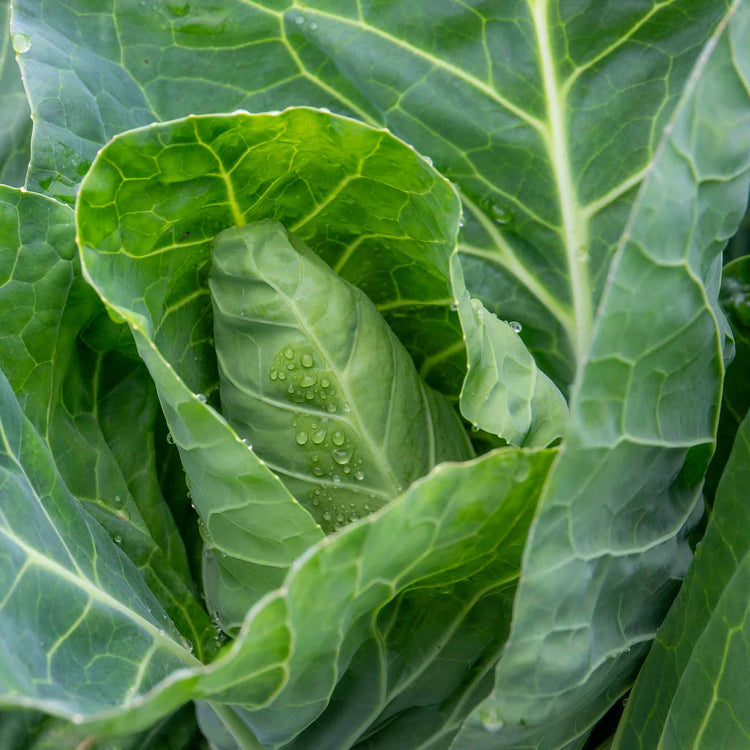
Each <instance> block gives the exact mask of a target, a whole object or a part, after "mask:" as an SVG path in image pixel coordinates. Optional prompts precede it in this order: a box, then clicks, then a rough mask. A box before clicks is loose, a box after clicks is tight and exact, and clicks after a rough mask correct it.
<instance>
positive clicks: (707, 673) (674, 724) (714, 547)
mask: <svg viewBox="0 0 750 750" xmlns="http://www.w3.org/2000/svg"><path fill="white" fill-rule="evenodd" d="M748 487H750V417H748V418H746V419H745V420H744V422H743V423H742V425H741V426H740V429H739V431H738V433H737V440H736V441H735V444H734V448H733V449H732V454H731V456H730V458H729V462H728V463H727V466H726V470H725V471H724V474H723V476H722V479H721V483H720V484H719V489H718V492H717V495H716V503H715V505H714V509H713V512H712V514H711V520H710V521H709V524H708V528H707V530H706V534H705V536H704V538H703V541H702V542H700V544H699V545H698V549H697V550H696V558H695V561H694V562H693V564H692V565H691V567H690V570H689V571H688V575H687V577H686V579H685V583H684V584H683V585H682V589H681V590H680V594H679V596H678V598H677V601H676V602H675V603H674V606H673V607H672V609H671V610H670V612H669V615H668V616H667V619H666V621H665V622H664V625H663V626H662V627H661V628H660V629H659V633H658V636H657V639H656V641H655V643H654V645H653V646H652V647H651V651H650V652H649V656H648V659H646V663H645V665H644V667H643V670H642V671H641V673H640V675H639V676H638V681H637V682H636V684H635V687H634V688H633V693H632V695H631V697H630V700H629V701H628V705H627V708H626V711H625V715H624V716H623V718H622V721H621V723H620V727H619V729H618V733H617V740H616V742H615V747H617V748H628V749H629V748H652V747H653V748H656V747H659V748H672V747H690V748H712V747H738V748H739V747H744V746H746V745H747V744H748V743H749V742H750V717H749V716H748V713H747V706H748V705H750V690H748V683H747V679H746V677H747V672H748V669H750V521H749V520H748V512H747V498H748V492H747V489H748Z"/></svg>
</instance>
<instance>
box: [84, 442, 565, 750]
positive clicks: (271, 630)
mask: <svg viewBox="0 0 750 750" xmlns="http://www.w3.org/2000/svg"><path fill="white" fill-rule="evenodd" d="M553 455H554V453H553V452H552V451H526V450H516V449H510V448H507V449H502V450H499V451H495V452H493V453H490V454H487V455H486V456H483V457H482V458H480V459H476V460H474V461H470V462H464V463H462V464H441V465H440V466H438V467H437V468H436V469H434V470H433V472H432V473H431V474H430V475H428V476H427V477H425V478H423V479H421V480H419V481H418V482H416V483H415V484H414V485H412V487H411V488H410V489H409V490H407V491H406V492H405V493H404V494H402V495H400V496H399V497H398V498H396V499H395V500H394V501H393V502H391V503H390V504H388V505H387V506H385V507H384V508H383V509H381V510H380V511H379V512H378V513H376V514H373V515H372V516H369V517H368V518H367V519H362V520H360V521H359V522H357V523H355V524H352V525H350V526H348V527H347V528H346V529H342V530H341V531H340V532H339V533H338V534H336V535H334V536H330V537H327V538H325V539H324V540H323V541H322V542H320V543H319V544H317V545H316V546H314V547H312V548H311V549H310V550H308V552H307V553H306V554H305V555H304V556H303V557H302V558H300V559H299V560H298V561H296V562H295V564H294V566H293V567H292V569H291V571H290V574H289V577H288V578H287V580H286V582H285V585H284V587H283V588H281V589H279V590H278V591H275V592H272V593H271V594H269V595H268V596H266V597H265V598H264V599H263V600H261V601H260V602H259V603H258V604H257V605H256V606H255V607H253V609H252V610H251V611H250V612H249V613H248V615H247V618H246V620H245V623H244V625H243V628H242V630H241V632H240V634H239V636H238V638H237V639H236V640H235V641H234V642H233V644H232V645H231V647H229V648H228V650H227V652H226V653H225V655H224V656H223V657H220V658H219V659H217V660H216V661H214V662H213V663H212V664H211V665H209V666H201V667H198V668H196V669H192V670H182V671H179V672H177V673H174V674H172V676H171V677H170V678H168V679H167V680H165V681H164V682H163V683H162V684H161V685H160V686H159V687H158V688H156V689H155V690H154V691H152V693H151V694H150V695H149V696H147V697H145V698H144V699H143V700H141V699H137V700H135V701H134V702H133V703H132V705H131V707H130V710H118V711H115V712H112V711H106V710H105V711H99V712H97V711H96V707H92V708H93V709H94V710H93V711H92V712H91V713H90V714H89V715H88V716H87V717H86V718H87V720H88V721H89V722H91V724H92V730H93V731H97V730H101V729H106V730H108V731H118V729H119V730H120V731H121V727H123V726H127V727H128V728H129V729H130V730H131V731H132V730H134V729H137V728H139V727H143V726H147V725H148V724H149V723H150V722H152V721H153V720H155V719H156V718H158V717H159V716H160V715H163V714H164V713H166V712H168V711H169V710H171V709H172V708H173V707H174V706H175V705H178V704H179V703H181V702H184V701H185V700H187V699H189V698H194V699H210V700H212V701H214V702H218V703H216V704H215V706H214V708H216V706H218V707H219V710H220V711H221V712H222V713H226V712H227V711H229V708H228V707H226V706H223V705H222V704H224V703H228V704H232V705H233V707H234V708H235V710H236V711H237V712H238V713H239V714H240V715H242V716H243V718H244V720H245V722H247V725H248V726H249V727H250V728H249V729H248V726H245V725H244V724H241V723H240V726H236V727H234V730H235V731H238V730H240V729H241V726H245V733H246V734H247V735H248V740H247V743H248V744H247V746H248V747H253V746H254V745H253V744H252V743H254V742H255V741H256V740H255V739H252V735H251V734H250V732H251V731H252V733H254V734H255V735H256V736H257V738H258V740H260V741H261V742H262V743H263V744H275V743H278V744H283V743H284V742H287V741H289V740H292V739H293V738H294V737H295V735H297V734H298V733H299V732H301V731H302V730H303V729H305V727H308V726H309V725H311V722H313V721H315V720H316V719H317V721H315V723H314V724H312V725H311V726H310V728H309V730H308V732H309V733H310V734H304V735H300V737H299V740H298V742H299V746H300V747H310V746H318V745H316V744H315V743H316V742H320V743H321V745H319V746H322V747H326V746H333V747H336V746H348V745H349V744H351V743H352V742H353V741H354V740H355V739H356V738H357V737H359V736H360V735H361V734H362V733H363V732H365V731H366V730H367V728H368V726H370V725H371V723H372V722H374V721H377V720H378V718H379V717H380V716H381V715H382V716H384V717H387V716H388V715H389V712H398V711H402V710H403V709H405V708H406V707H408V706H410V705H415V703H416V704H419V703H420V702H422V700H423V698H424V696H422V699H420V697H418V696H420V694H421V689H420V688H421V687H422V685H421V684H420V680H424V681H425V684H427V685H431V686H432V690H433V691H434V692H433V696H434V699H435V700H437V701H438V702H442V701H443V700H444V698H445V694H448V695H450V694H451V693H453V692H454V691H455V692H456V693H457V694H458V695H459V696H460V695H461V693H462V692H464V691H466V690H467V687H468V686H467V683H469V685H470V684H471V682H472V679H471V678H472V674H471V672H472V668H474V667H475V668H476V669H477V670H478V671H479V672H481V671H482V669H484V670H486V669H488V668H489V664H487V663H485V664H482V661H483V660H486V661H487V662H490V663H491V661H492V658H491V657H492V655H493V649H497V648H499V647H500V644H499V643H498V642H494V643H493V642H492V638H491V637H490V638H489V642H488V641H486V640H485V636H486V635H489V634H488V633H482V634H481V637H480V638H478V639H477V640H478V643H474V644H473V645H472V646H471V648H470V649H469V650H468V652H467V650H466V649H467V638H466V636H467V635H468V634H469V633H471V632H472V629H473V623H474V622H479V623H481V622H485V621H486V615H488V614H491V613H492V612H493V610H494V611H495V614H494V615H492V616H493V617H495V618H497V619H496V620H495V622H496V628H497V629H498V630H499V631H500V633H499V635H500V637H502V634H503V631H504V629H507V627H508V621H507V612H508V610H509V608H508V607H507V602H506V606H502V597H501V594H503V592H504V591H505V592H509V591H511V590H512V587H513V585H514V583H515V581H516V578H517V575H518V566H519V561H520V555H521V551H522V549H523V543H524V539H525V537H526V533H527V530H528V524H529V523H530V521H531V519H532V517H533V514H534V510H535V507H536V500H537V496H538V495H537V493H538V491H539V488H540V487H541V485H542V482H543V479H544V476H545V475H546V473H547V471H548V469H549V466H550V464H551V461H552V458H553ZM468 486H470V487H471V492H470V493H467V492H466V491H465V489H466V487H468ZM393 539H399V544H398V545H394V544H393ZM454 587H455V588H454ZM446 589H454V594H453V596H452V597H448V598H447V599H443V595H444V594H445V592H446ZM431 592H432V593H433V594H435V595H436V596H434V598H433V599H432V600H430V599H429V595H430V593H431ZM441 592H442V593H441ZM438 594H439V595H438ZM427 601H431V602H432V603H431V605H430V607H427V606H426V602H427ZM446 601H447V602H449V603H450V604H451V606H444V604H445V602H446ZM441 603H442V604H441ZM485 603H486V605H487V608H486V610H485V609H483V604H485ZM498 605H499V607H500V608H499V611H498V609H497V607H498ZM475 607H476V608H477V609H475ZM425 615H427V616H425ZM373 616H374V619H373ZM475 618H476V619H475ZM464 625H465V626H466V630H465V631H464V632H460V630H461V628H462V627H464ZM391 628H392V633H391ZM411 635H413V636H414V637H413V639H412V637H411ZM454 636H455V641H454V640H453V639H454ZM373 639H374V642H375V644H379V646H378V649H379V656H378V657H377V658H378V660H379V666H380V668H379V669H378V670H376V671H374V672H373V670H372V662H370V661H369V659H368V658H364V659H361V657H362V656H366V657H369V656H370V654H371V653H372V652H371V651H370V650H369V649H370V648H371V645H372V644H371V641H372V640H373ZM443 648H445V650H446V652H447V654H446V658H445V660H444V661H443V660H442V650H443ZM360 649H365V653H361V652H360V651H359V650H360ZM461 649H464V653H463V654H461V655H460V656H459V654H460V651H461ZM475 660H476V663H475ZM431 669H435V671H434V672H432V673H430V670H431ZM474 676H476V675H474ZM436 680H437V681H436ZM337 683H338V686H340V687H341V690H340V691H339V690H338V689H337V687H338V686H337ZM412 686H414V689H415V695H410V694H409V691H410V688H411V687H412ZM332 693H333V698H331V694H332ZM329 700H332V701H335V703H332V704H331V705H332V706H333V708H332V709H331V712H330V714H329V712H328V711H327V710H326V707H327V705H328V704H329ZM468 708H469V706H465V707H464V710H468ZM324 711H325V713H323V712H324ZM321 714H322V715H321ZM457 716H458V718H459V719H460V716H461V709H460V707H459V709H458V710H457ZM455 728H456V727H455V726H450V725H449V731H455ZM441 729H442V727H440V726H436V727H435V730H436V732H437V733H439V732H440V730H441Z"/></svg>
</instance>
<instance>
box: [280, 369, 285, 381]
mask: <svg viewBox="0 0 750 750" xmlns="http://www.w3.org/2000/svg"><path fill="white" fill-rule="evenodd" d="M279 380H286V373H285V372H284V371H283V370H282V371H281V372H280V373H279Z"/></svg>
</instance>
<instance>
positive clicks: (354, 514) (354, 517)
mask: <svg viewBox="0 0 750 750" xmlns="http://www.w3.org/2000/svg"><path fill="white" fill-rule="evenodd" d="M349 520H350V521H357V520H359V513H357V511H356V510H353V511H352V512H351V513H350V514H349Z"/></svg>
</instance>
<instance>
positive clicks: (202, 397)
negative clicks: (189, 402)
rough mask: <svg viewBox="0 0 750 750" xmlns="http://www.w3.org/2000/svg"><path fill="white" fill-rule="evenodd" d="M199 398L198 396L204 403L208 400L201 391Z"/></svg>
mask: <svg viewBox="0 0 750 750" xmlns="http://www.w3.org/2000/svg"><path fill="white" fill-rule="evenodd" d="M197 398H198V401H200V402H201V403H202V404H205V403H206V401H207V400H208V399H207V398H206V397H205V396H204V395H203V394H202V393H199V394H198V396H197Z"/></svg>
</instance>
